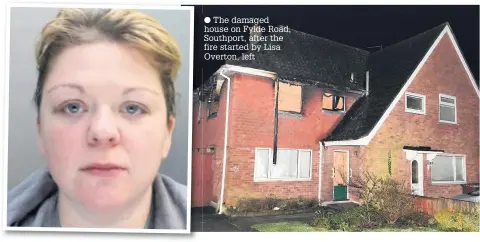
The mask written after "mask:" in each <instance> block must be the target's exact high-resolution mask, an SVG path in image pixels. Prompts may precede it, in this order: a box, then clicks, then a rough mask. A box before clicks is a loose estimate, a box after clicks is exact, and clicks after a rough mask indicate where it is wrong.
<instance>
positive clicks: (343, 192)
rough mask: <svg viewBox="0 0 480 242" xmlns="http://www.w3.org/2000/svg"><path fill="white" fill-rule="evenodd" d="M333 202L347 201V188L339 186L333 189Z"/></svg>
mask: <svg viewBox="0 0 480 242" xmlns="http://www.w3.org/2000/svg"><path fill="white" fill-rule="evenodd" d="M333 200H334V201H341V200H347V186H344V185H338V186H334V187H333Z"/></svg>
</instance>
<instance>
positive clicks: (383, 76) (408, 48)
mask: <svg viewBox="0 0 480 242" xmlns="http://www.w3.org/2000/svg"><path fill="white" fill-rule="evenodd" d="M447 25H448V23H443V24H441V25H439V26H437V27H435V28H432V29H430V30H428V31H425V32H423V33H421V34H418V35H416V36H414V37H411V38H409V39H406V40H404V41H401V42H399V43H397V44H394V45H392V46H389V47H387V48H385V49H383V50H381V51H378V52H375V53H372V54H370V55H369V57H368V61H367V69H368V71H369V82H370V84H369V88H370V91H369V95H368V96H362V97H361V98H359V100H358V101H357V102H355V103H354V104H353V105H352V107H351V108H350V110H349V111H348V112H347V113H346V114H345V116H344V118H343V119H342V120H341V121H340V122H339V123H338V125H337V126H336V127H335V128H334V130H333V131H332V132H331V133H330V134H329V135H328V136H327V137H326V138H325V139H324V140H323V141H338V140H356V139H359V138H362V137H364V136H366V135H368V134H369V133H370V131H371V130H372V129H373V128H374V127H375V125H376V124H377V122H378V121H379V120H380V118H381V117H382V116H383V114H384V113H385V111H386V110H387V109H388V107H389V106H390V104H391V103H392V101H393V100H394V99H395V97H396V96H397V94H398V93H399V92H400V90H401V89H402V88H403V86H404V85H405V83H406V82H407V80H408V79H409V77H410V76H411V75H412V73H413V72H414V71H415V69H416V68H417V66H418V64H419V63H420V62H421V61H422V59H423V57H424V56H425V55H426V53H427V52H428V50H429V49H430V47H431V46H432V44H433V43H434V42H435V40H436V39H437V37H438V36H439V35H440V33H441V32H442V30H443V29H444V28H445V27H446V26H447Z"/></svg>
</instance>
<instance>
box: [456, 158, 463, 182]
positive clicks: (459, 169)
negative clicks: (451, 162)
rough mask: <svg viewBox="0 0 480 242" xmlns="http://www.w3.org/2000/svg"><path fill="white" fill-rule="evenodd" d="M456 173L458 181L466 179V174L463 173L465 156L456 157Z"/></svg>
mask: <svg viewBox="0 0 480 242" xmlns="http://www.w3.org/2000/svg"><path fill="white" fill-rule="evenodd" d="M455 173H456V174H455V178H456V180H457V181H465V176H464V175H465V174H463V157H455Z"/></svg>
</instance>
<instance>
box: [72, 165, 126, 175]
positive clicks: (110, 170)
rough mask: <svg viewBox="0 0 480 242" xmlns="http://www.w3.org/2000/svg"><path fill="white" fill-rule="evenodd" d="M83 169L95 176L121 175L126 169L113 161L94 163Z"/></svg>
mask: <svg viewBox="0 0 480 242" xmlns="http://www.w3.org/2000/svg"><path fill="white" fill-rule="evenodd" d="M81 170H82V171H83V172H86V173H87V174H90V175H93V176H101V177H113V176H117V175H120V174H121V173H122V172H124V171H125V170H126V169H125V168H123V167H120V166H118V165H115V164H112V163H94V164H91V165H88V166H87V167H85V168H83V169H81Z"/></svg>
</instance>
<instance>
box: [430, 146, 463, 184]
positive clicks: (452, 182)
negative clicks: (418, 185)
mask: <svg viewBox="0 0 480 242" xmlns="http://www.w3.org/2000/svg"><path fill="white" fill-rule="evenodd" d="M437 156H447V157H451V158H452V165H453V179H454V181H434V180H433V168H432V169H430V171H431V174H430V180H431V182H432V184H434V185H435V184H437V185H442V184H443V185H444V184H466V183H467V155H463V154H444V153H443V154H441V155H440V154H439V155H437ZM457 157H461V158H462V159H463V166H462V167H463V175H464V178H465V181H456V179H457V166H456V164H455V159H456V158H457ZM434 160H435V159H434ZM433 162H435V161H433Z"/></svg>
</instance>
